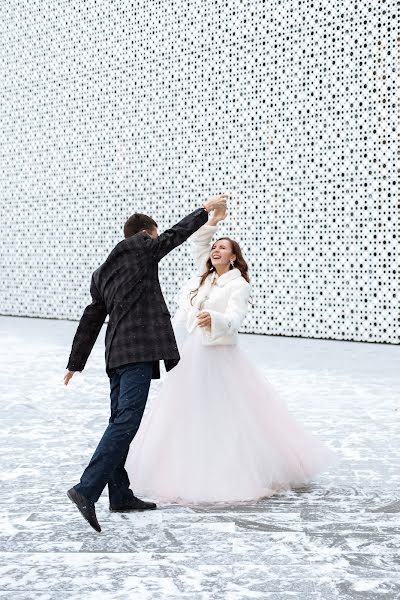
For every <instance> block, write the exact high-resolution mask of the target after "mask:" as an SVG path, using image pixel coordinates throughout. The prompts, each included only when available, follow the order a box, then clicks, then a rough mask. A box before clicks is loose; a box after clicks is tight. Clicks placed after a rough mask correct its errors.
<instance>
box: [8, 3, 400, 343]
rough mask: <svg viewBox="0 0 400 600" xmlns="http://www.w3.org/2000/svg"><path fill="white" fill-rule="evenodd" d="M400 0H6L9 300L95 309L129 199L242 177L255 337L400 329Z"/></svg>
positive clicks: (239, 223) (168, 275)
mask: <svg viewBox="0 0 400 600" xmlns="http://www.w3.org/2000/svg"><path fill="white" fill-rule="evenodd" d="M396 4H397V3H396V2H395V1H394V0H390V1H384V0H381V1H380V2H379V4H378V3H374V4H371V3H367V2H363V3H355V2H344V1H342V2H337V3H332V2H328V1H323V2H317V3H314V2H311V1H303V2H300V1H298V2H293V1H282V2H279V1H276V0H269V1H268V2H261V1H257V0H256V1H254V0H251V1H246V2H241V1H233V0H228V1H225V2H224V1H218V0H216V1H211V0H201V1H200V0H198V1H195V2H191V3H190V4H188V3H187V2H173V1H171V0H162V1H160V2H155V1H154V0H152V1H150V0H145V1H143V0H140V1H139V2H134V3H132V2H130V1H129V2H128V1H119V0H114V1H113V2H110V1H109V2H105V1H100V0H99V1H97V2H96V1H94V0H85V1H83V0H75V1H74V2H72V1H65V0H59V1H58V2H55V1H51V0H49V1H48V2H45V3H44V2H42V1H38V0H30V1H29V2H27V1H22V0H12V1H9V2H6V3H2V5H1V9H0V17H1V18H0V28H1V37H0V72H1V89H2V94H1V108H0V110H1V114H0V122H1V140H0V153H1V154H0V161H1V187H0V194H1V196H0V198H1V238H0V248H1V254H2V259H1V272H0V276H1V289H0V312H1V313H3V314H15V315H31V316H44V317H60V318H79V317H80V314H81V312H82V310H83V308H84V306H85V305H86V304H87V302H88V301H89V296H88V289H89V281H90V274H91V272H92V271H93V270H94V269H95V268H96V267H97V266H98V264H100V263H101V262H102V261H103V260H104V258H105V257H106V255H107V253H108V252H109V250H110V249H111V248H112V246H113V245H114V244H115V243H116V242H118V241H119V240H120V239H121V237H122V226H123V223H124V221H125V219H126V218H127V217H128V216H129V215H130V214H131V213H133V212H135V211H140V212H145V213H149V214H150V215H152V216H153V217H154V218H155V219H156V220H157V221H158V222H159V225H160V229H163V228H165V227H167V226H169V225H171V224H173V223H174V222H176V221H177V220H179V219H180V218H181V217H183V216H184V215H185V214H186V213H188V212H190V211H191V210H193V209H194V208H196V207H197V206H198V204H199V202H200V201H203V200H204V199H206V198H207V197H208V196H210V195H212V194H214V193H219V192H222V191H224V192H225V191H226V192H228V193H230V194H231V195H232V202H231V207H230V218H229V221H227V222H226V223H225V224H224V225H223V227H222V228H221V231H222V233H224V234H229V235H231V236H233V237H234V238H235V239H237V240H238V241H240V242H241V243H242V245H243V249H244V252H245V255H246V257H247V259H248V260H249V263H250V265H251V276H252V283H253V286H254V298H255V304H254V306H253V308H252V309H251V311H250V314H249V316H248V318H247V320H246V323H245V325H244V328H243V330H244V331H247V332H255V333H269V334H282V335H293V336H307V337H318V338H335V339H348V340H366V341H381V342H391V343H398V342H399V337H400V336H399V326H398V283H399V280H398V259H399V246H398V237H396V235H397V234H398V208H397V201H398V179H397V177H398V175H397V170H396V168H397V164H396V152H397V151H398V145H397V137H396V136H397V135H398V116H399V115H398V103H397V100H396V82H397V80H398V73H397V72H396V70H397V69H398V62H396V61H397V57H396V35H397V31H396V26H397V23H398V18H397V17H398V14H397V7H396ZM192 269H193V267H192V261H191V258H190V255H189V254H188V247H182V248H181V249H179V250H177V251H175V252H174V253H172V254H171V255H169V256H168V257H167V258H166V259H164V260H163V261H162V263H161V278H162V282H163V288H164V290H165V292H166V296H167V298H169V301H170V304H171V306H173V301H172V299H173V296H174V294H175V293H176V290H177V288H178V287H179V285H180V284H181V283H182V281H183V280H184V279H185V278H186V277H188V276H189V275H190V274H191V272H192ZM396 272H397V274H396Z"/></svg>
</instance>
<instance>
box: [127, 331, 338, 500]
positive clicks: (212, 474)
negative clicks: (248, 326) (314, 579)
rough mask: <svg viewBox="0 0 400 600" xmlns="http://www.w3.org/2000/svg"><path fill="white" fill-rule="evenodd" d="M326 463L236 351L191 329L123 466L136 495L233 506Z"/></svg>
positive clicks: (327, 455)
mask: <svg viewBox="0 0 400 600" xmlns="http://www.w3.org/2000/svg"><path fill="white" fill-rule="evenodd" d="M332 458H333V454H332V452H331V451H330V450H329V449H328V448H327V447H326V446H325V445H324V444H323V443H322V442H321V441H320V440H318V439H317V438H316V437H315V436H314V435H312V434H311V433H309V432H307V431H306V430H305V429H303V427H302V426H301V425H300V424H299V423H298V422H297V421H296V420H295V419H294V418H293V417H292V416H291V415H290V414H289V412H288V410H287V408H286V405H285V403H284V402H283V401H282V400H281V399H280V398H279V396H278V395H277V393H276V391H275V390H274V388H273V387H272V386H271V385H270V384H269V383H268V381H267V380H266V379H265V377H264V376H263V374H262V373H261V372H260V371H259V370H258V368H257V367H256V366H255V365H254V364H253V363H252V362H251V361H250V360H249V358H248V356H247V355H246V353H244V352H243V351H242V350H241V349H240V347H238V346H204V345H203V344H202V343H201V332H200V331H199V330H198V329H197V330H195V331H194V332H193V333H192V334H191V335H189V336H188V337H187V338H186V340H185V342H184V343H183V346H182V348H181V361H180V363H179V364H178V365H177V366H176V367H175V368H174V369H173V370H172V371H170V372H169V373H168V374H167V375H166V377H165V379H164V381H163V383H162V385H161V388H160V392H159V394H158V395H157V397H156V398H154V399H153V400H152V402H151V404H150V406H149V408H148V410H147V411H146V413H145V415H144V417H143V420H142V423H141V425H140V428H139V431H138V433H137V435H136V437H135V438H134V440H133V442H132V443H131V446H130V450H129V455H128V458H127V461H126V469H127V472H128V475H129V478H130V481H131V488H132V490H133V491H134V493H135V494H136V495H138V496H145V497H149V498H152V499H153V500H158V501H161V502H176V503H180V504H197V503H204V502H206V503H209V502H240V501H246V500H254V499H259V498H263V497H267V496H271V495H273V494H274V493H277V492H281V491H283V490H286V489H289V488H291V487H295V486H299V485H302V484H304V483H306V482H308V481H309V480H310V479H311V478H312V477H314V476H315V475H316V474H317V473H318V472H320V471H321V470H322V469H323V468H325V467H326V466H327V465H328V464H329V463H330V462H331V461H332Z"/></svg>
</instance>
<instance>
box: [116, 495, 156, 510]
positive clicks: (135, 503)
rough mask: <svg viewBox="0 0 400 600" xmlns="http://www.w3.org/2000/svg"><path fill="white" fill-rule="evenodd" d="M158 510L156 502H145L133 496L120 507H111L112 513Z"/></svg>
mask: <svg viewBox="0 0 400 600" xmlns="http://www.w3.org/2000/svg"><path fill="white" fill-rule="evenodd" d="M156 508H157V504H154V502H145V501H144V500H140V498H136V496H133V498H131V499H130V500H129V501H127V502H124V503H123V504H121V505H120V506H111V504H110V511H111V512H131V511H133V510H154V509H156Z"/></svg>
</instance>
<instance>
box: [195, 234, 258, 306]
mask: <svg viewBox="0 0 400 600" xmlns="http://www.w3.org/2000/svg"><path fill="white" fill-rule="evenodd" d="M221 240H227V241H228V242H229V243H230V245H231V248H232V253H233V254H236V260H235V262H234V263H233V267H231V269H235V268H236V269H239V271H240V273H241V275H242V277H243V279H245V280H246V281H247V283H250V277H249V273H248V271H249V267H248V266H247V262H246V261H245V260H244V258H243V254H242V250H241V248H240V246H239V244H238V242H235V240H231V238H228V237H223V238H219V239H218V240H217V242H220V241H221ZM215 243H216V242H214V244H215ZM214 244H213V245H214ZM214 270H215V269H214V267H213V265H212V262H211V258H210V257H208V260H207V263H206V270H205V272H204V273H203V275H202V276H201V278H200V283H199V286H198V287H197V288H196V289H195V290H191V292H190V294H191V296H190V304H193V300H194V299H195V297H196V296H197V293H198V291H199V289H200V288H201V286H202V285H203V283H204V282H205V280H206V279H207V277H208V276H209V275H210V273H213V272H214Z"/></svg>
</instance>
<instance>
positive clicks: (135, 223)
mask: <svg viewBox="0 0 400 600" xmlns="http://www.w3.org/2000/svg"><path fill="white" fill-rule="evenodd" d="M154 227H156V228H157V227H158V225H157V223H156V222H155V221H154V219H152V218H151V217H148V216H147V215H142V214H141V213H135V214H134V215H132V216H131V217H129V219H128V220H127V222H126V223H125V225H124V236H125V237H126V238H128V237H130V236H131V235H135V233H139V231H143V229H146V230H151V229H154Z"/></svg>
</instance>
